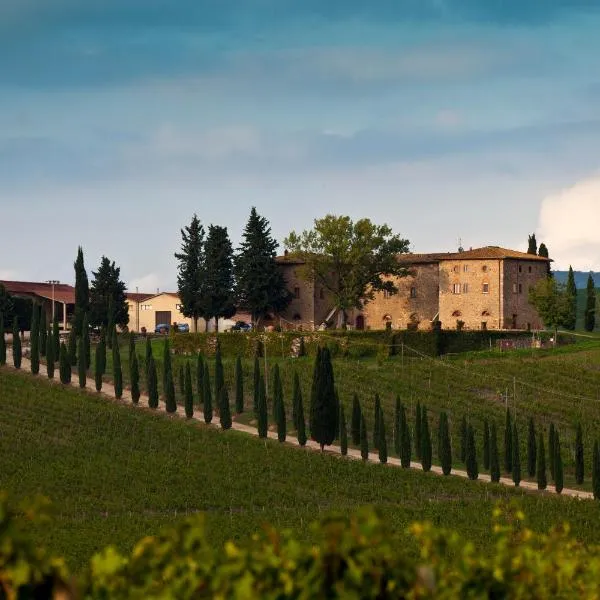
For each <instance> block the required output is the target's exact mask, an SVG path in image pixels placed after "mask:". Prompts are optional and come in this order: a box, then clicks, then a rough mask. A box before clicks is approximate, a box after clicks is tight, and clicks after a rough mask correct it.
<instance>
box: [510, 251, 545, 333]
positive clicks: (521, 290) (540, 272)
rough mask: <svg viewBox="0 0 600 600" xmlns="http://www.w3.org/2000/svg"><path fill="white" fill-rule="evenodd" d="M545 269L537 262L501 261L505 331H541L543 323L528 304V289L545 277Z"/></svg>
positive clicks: (543, 264)
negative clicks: (513, 329)
mask: <svg viewBox="0 0 600 600" xmlns="http://www.w3.org/2000/svg"><path fill="white" fill-rule="evenodd" d="M546 274H547V267H546V264H545V263H541V262H539V261H524V260H508V259H507V260H504V261H503V272H502V282H503V292H504V293H503V309H504V310H503V318H504V319H503V320H504V328H505V329H512V328H515V329H541V328H542V327H543V322H542V319H541V318H540V316H539V315H538V312H537V310H536V309H535V308H534V307H533V306H531V304H529V301H528V296H529V289H530V288H532V287H533V286H535V284H536V283H537V282H538V281H539V280H540V279H542V278H544V277H546Z"/></svg>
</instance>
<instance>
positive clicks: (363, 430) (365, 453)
mask: <svg viewBox="0 0 600 600" xmlns="http://www.w3.org/2000/svg"><path fill="white" fill-rule="evenodd" d="M360 456H361V458H362V459H363V460H369V439H368V438H367V424H366V423H365V417H364V415H361V416H360Z"/></svg>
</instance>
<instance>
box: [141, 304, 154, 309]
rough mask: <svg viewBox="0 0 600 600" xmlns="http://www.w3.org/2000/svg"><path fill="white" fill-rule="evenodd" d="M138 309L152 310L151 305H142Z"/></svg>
mask: <svg viewBox="0 0 600 600" xmlns="http://www.w3.org/2000/svg"><path fill="white" fill-rule="evenodd" d="M140 308H141V309H142V310H152V304H142V305H141V306H140Z"/></svg>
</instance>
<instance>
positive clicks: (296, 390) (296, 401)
mask: <svg viewBox="0 0 600 600" xmlns="http://www.w3.org/2000/svg"><path fill="white" fill-rule="evenodd" d="M301 398H302V390H301V388H300V377H299V376H298V372H295V373H294V384H293V389H292V420H293V422H294V429H295V430H296V431H298V429H299V418H298V415H299V414H300V413H299V408H300V400H301Z"/></svg>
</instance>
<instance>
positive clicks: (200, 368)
mask: <svg viewBox="0 0 600 600" xmlns="http://www.w3.org/2000/svg"><path fill="white" fill-rule="evenodd" d="M196 390H197V392H198V401H199V402H200V405H204V358H203V357H202V352H198V356H197V357H196Z"/></svg>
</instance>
